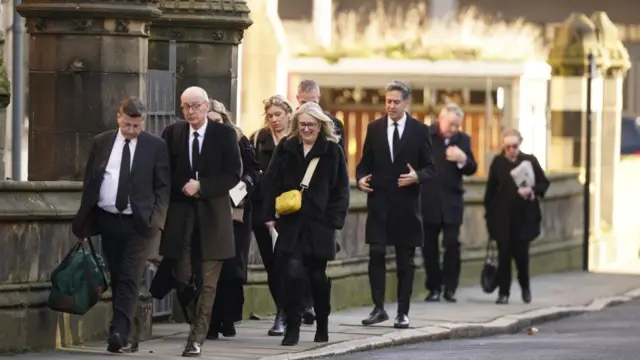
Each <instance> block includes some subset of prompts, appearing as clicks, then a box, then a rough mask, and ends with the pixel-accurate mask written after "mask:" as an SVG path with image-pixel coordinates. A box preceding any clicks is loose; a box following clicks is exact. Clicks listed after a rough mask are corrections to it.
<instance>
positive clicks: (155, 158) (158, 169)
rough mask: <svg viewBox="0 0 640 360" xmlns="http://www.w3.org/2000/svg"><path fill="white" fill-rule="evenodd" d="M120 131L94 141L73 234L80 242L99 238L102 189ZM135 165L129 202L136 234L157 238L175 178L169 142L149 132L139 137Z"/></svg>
mask: <svg viewBox="0 0 640 360" xmlns="http://www.w3.org/2000/svg"><path fill="white" fill-rule="evenodd" d="M117 134H118V130H109V131H105V132H103V133H101V134H99V135H97V136H96V137H94V138H93V141H92V142H91V149H90V150H89V157H88V159H87V165H86V167H85V174H84V183H83V186H82V200H81V201H80V208H79V209H78V213H77V215H76V217H75V218H74V219H73V224H72V230H73V233H74V235H76V236H77V237H80V238H85V237H89V236H94V235H98V227H97V214H98V213H97V211H98V206H97V205H98V200H99V197H100V187H101V186H102V180H103V178H104V172H105V169H106V167H107V163H108V161H109V156H110V155H111V149H112V148H113V143H114V141H115V139H116V135H117ZM137 142H138V144H137V145H136V151H135V153H134V155H133V159H132V161H133V162H132V163H131V193H130V195H129V202H130V203H131V209H132V212H133V220H134V223H135V227H136V230H137V231H138V232H139V233H140V234H141V235H143V236H145V237H153V236H154V235H155V234H157V233H158V231H160V230H161V229H162V228H163V227H164V221H165V218H166V216H167V207H168V206H169V188H170V185H171V174H170V170H169V156H168V153H167V146H166V144H165V142H164V141H163V140H162V139H161V138H159V137H158V136H155V135H153V134H150V133H148V132H145V131H143V132H142V133H140V135H139V136H138V140H137Z"/></svg>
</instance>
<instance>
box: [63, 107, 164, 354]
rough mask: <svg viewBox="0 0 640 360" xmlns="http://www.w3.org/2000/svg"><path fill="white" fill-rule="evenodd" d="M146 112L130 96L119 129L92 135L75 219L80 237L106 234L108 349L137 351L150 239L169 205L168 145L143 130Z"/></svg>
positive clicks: (75, 231) (158, 228) (119, 116)
mask: <svg viewBox="0 0 640 360" xmlns="http://www.w3.org/2000/svg"><path fill="white" fill-rule="evenodd" d="M145 115H146V110H145V106H144V104H143V103H142V101H140V100H139V99H138V98H137V97H133V96H132V97H128V98H126V99H124V100H123V101H122V102H121V103H120V108H119V109H118V115H117V119H118V129H117V130H110V131H106V132H103V133H101V134H99V135H97V136H96V137H95V138H93V142H92V143H91V150H90V151H89V158H88V160H87V165H86V169H85V176H84V184H83V193H82V201H81V203H80V209H79V210H78V214H77V215H76V217H75V219H74V220H73V233H74V234H75V235H76V236H78V237H79V238H87V237H89V236H94V235H98V234H99V235H100V236H101V238H102V250H103V253H104V255H105V257H106V260H107V264H108V267H109V272H110V274H111V292H112V294H113V298H112V303H113V318H112V320H111V327H110V330H109V332H110V335H109V340H108V347H107V350H108V351H110V352H116V353H117V352H135V351H137V350H138V334H137V330H138V329H137V322H138V321H139V319H137V317H136V319H132V318H133V317H134V309H135V307H136V304H137V301H138V291H139V287H140V283H141V281H142V275H143V272H144V269H145V265H146V261H147V258H148V256H149V253H150V251H151V249H150V247H151V244H152V243H153V242H152V240H153V238H154V237H155V236H156V235H158V233H159V231H160V230H161V229H162V227H163V226H164V221H165V217H166V214H167V206H168V205H169V191H170V186H171V182H170V170H169V156H168V152H167V146H166V145H165V142H164V141H163V140H162V139H161V138H159V137H157V136H155V135H152V134H150V133H147V132H145V131H143V130H142V125H143V122H144V118H145ZM136 315H137V314H136ZM132 323H133V324H132ZM132 328H133V329H132ZM130 336H131V339H130Z"/></svg>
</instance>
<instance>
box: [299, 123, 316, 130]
mask: <svg viewBox="0 0 640 360" xmlns="http://www.w3.org/2000/svg"><path fill="white" fill-rule="evenodd" d="M298 126H299V127H300V129H302V128H307V129H309V130H313V129H315V128H316V127H318V124H317V123H302V122H301V123H298Z"/></svg>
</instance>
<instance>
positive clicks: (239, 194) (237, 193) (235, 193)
mask: <svg viewBox="0 0 640 360" xmlns="http://www.w3.org/2000/svg"><path fill="white" fill-rule="evenodd" d="M229 196H230V197H231V201H233V206H238V204H240V202H241V201H242V199H244V197H245V196H247V184H245V183H244V181H240V182H239V183H238V184H237V185H236V186H234V187H233V189H231V190H229Z"/></svg>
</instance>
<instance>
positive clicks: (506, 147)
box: [504, 144, 520, 150]
mask: <svg viewBox="0 0 640 360" xmlns="http://www.w3.org/2000/svg"><path fill="white" fill-rule="evenodd" d="M518 147H520V145H518V144H505V145H504V148H505V149H506V150H516V149H517V148H518Z"/></svg>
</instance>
